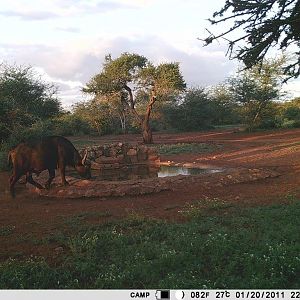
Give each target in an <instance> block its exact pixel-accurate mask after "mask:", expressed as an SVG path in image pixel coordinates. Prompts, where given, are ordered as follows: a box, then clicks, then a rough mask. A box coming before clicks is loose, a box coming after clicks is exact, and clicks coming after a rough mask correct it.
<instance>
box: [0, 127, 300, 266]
mask: <svg viewBox="0 0 300 300" xmlns="http://www.w3.org/2000/svg"><path fill="white" fill-rule="evenodd" d="M71 139H72V140H73V141H74V140H82V141H86V140H90V141H91V140H93V141H96V142H97V143H100V144H101V143H111V142H115V141H122V142H141V136H140V135H122V136H121V135H120V136H105V137H101V138H90V137H81V138H71ZM154 141H155V143H159V144H173V143H212V144H217V145H220V147H216V149H218V150H216V151H215V152H210V153H204V154H177V155H170V156H163V157H161V160H162V161H174V162H178V163H197V164H199V165H201V164H205V165H211V166H212V167H222V168H240V167H243V168H249V169H250V168H252V169H253V168H263V169H264V168H266V169H269V170H273V171H276V172H278V173H280V176H278V177H275V178H267V179H262V180H257V181H251V182H243V183H236V184H231V185H218V184H217V182H216V181H217V180H218V176H216V177H215V179H214V176H210V178H209V181H210V182H211V184H213V186H214V188H211V189H207V188H206V189H204V188H203V184H198V181H193V180H191V181H190V184H186V181H185V184H184V185H182V186H181V188H180V189H179V190H178V189H177V190H173V191H172V190H170V191H163V192H160V193H155V194H148V195H139V196H124V197H108V198H104V199H103V198H101V199H100V198H90V199H86V198H84V199H57V198H55V199H51V198H43V197H40V196H38V195H35V194H33V193H30V191H29V190H28V189H26V187H25V185H24V184H23V185H22V184H18V185H17V187H16V193H17V197H16V199H14V200H12V199H11V198H10V195H9V193H8V191H7V182H8V178H9V173H8V172H2V173H0V212H1V214H0V245H1V246H0V261H3V260H6V259H7V258H9V257H12V258H24V257H28V256H31V255H33V256H44V257H46V259H48V260H49V261H52V262H53V261H54V262H55V261H56V260H57V253H56V251H55V249H57V247H59V246H60V245H59V243H58V242H57V240H56V239H55V238H53V242H51V236H53V237H55V235H56V234H58V233H59V232H64V233H70V231H72V228H71V227H70V226H69V225H68V224H70V222H72V220H74V216H75V217H76V216H84V220H85V222H88V223H91V224H98V223H103V222H108V221H110V220H114V219H119V218H123V217H125V216H127V215H128V214H132V213H133V214H139V215H144V216H149V217H154V218H161V219H164V220H167V221H182V220H183V217H182V214H180V213H179V211H180V210H182V209H183V208H184V207H185V206H186V205H187V204H188V203H192V202H195V201H198V200H201V199H204V198H218V199H220V200H222V201H228V202H230V203H234V204H236V205H241V206H255V205H270V204H275V203H282V202H285V201H288V200H289V199H290V198H297V197H298V199H299V198H300V185H299V184H300V129H295V130H280V131H267V132H259V133H252V134H248V133H242V132H239V131H238V130H233V129H231V130H222V131H208V132H193V133H180V134H178V133H176V134H165V133H156V134H154ZM203 180H205V177H204V178H203ZM214 180H215V182H214ZM72 218H73V219H72ZM45 238H47V239H48V242H47V243H43V242H41V241H42V240H43V239H45ZM49 241H50V242H49Z"/></svg>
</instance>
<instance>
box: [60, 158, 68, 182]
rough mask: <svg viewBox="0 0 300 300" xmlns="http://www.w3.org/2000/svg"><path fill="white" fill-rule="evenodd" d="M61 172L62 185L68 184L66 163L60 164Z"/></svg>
mask: <svg viewBox="0 0 300 300" xmlns="http://www.w3.org/2000/svg"><path fill="white" fill-rule="evenodd" d="M59 172H60V177H61V183H62V185H68V184H69V182H68V181H67V180H66V167H65V164H64V163H60V164H59Z"/></svg>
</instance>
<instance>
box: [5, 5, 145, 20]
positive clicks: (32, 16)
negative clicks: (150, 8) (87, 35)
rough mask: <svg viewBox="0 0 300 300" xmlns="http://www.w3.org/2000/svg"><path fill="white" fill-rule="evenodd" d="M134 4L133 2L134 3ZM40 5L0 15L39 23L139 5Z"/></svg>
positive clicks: (18, 8)
mask: <svg viewBox="0 0 300 300" xmlns="http://www.w3.org/2000/svg"><path fill="white" fill-rule="evenodd" d="M134 2H135V1H134ZM40 5H41V4H40V3H35V4H33V5H32V6H30V4H28V3H26V4H22V3H21V2H20V3H18V5H16V6H14V7H11V8H10V9H6V10H0V15H2V16H4V17H17V18H19V19H21V20H23V21H41V20H48V19H54V18H65V17H72V16H82V15H90V14H104V13H108V12H111V11H116V10H120V9H136V8H138V7H140V5H137V4H136V3H135V4H132V3H129V2H128V1H125V2H124V0H123V1H109V0H102V1H99V0H97V1H87V0H79V1H73V0H57V1H54V2H53V3H52V4H51V5H48V7H47V6H46V7H45V6H40Z"/></svg>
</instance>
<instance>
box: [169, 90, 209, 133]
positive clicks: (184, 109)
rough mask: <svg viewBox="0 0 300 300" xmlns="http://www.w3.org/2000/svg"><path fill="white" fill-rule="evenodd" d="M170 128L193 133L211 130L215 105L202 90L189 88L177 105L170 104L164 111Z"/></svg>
mask: <svg viewBox="0 0 300 300" xmlns="http://www.w3.org/2000/svg"><path fill="white" fill-rule="evenodd" d="M164 113H165V114H166V118H167V120H168V122H169V124H170V125H171V127H173V128H176V129H179V130H183V131H193V130H199V129H207V128H212V123H213V119H214V115H215V105H214V103H213V102H212V101H210V99H209V96H208V95H207V93H206V92H205V91H204V89H202V88H191V89H188V90H187V91H186V93H185V94H184V95H183V98H181V99H179V103H173V104H170V106H169V107H166V108H165V110H164Z"/></svg>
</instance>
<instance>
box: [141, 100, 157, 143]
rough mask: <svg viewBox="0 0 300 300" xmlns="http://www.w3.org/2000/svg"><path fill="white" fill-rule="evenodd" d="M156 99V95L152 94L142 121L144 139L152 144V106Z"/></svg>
mask: <svg viewBox="0 0 300 300" xmlns="http://www.w3.org/2000/svg"><path fill="white" fill-rule="evenodd" d="M155 101H156V97H155V96H154V95H151V98H150V101H149V104H148V107H147V111H146V115H145V118H144V121H143V123H142V131H143V141H144V143H145V144H152V143H153V137H152V129H151V127H150V123H149V122H150V115H151V111H152V106H153V104H154V103H155Z"/></svg>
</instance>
